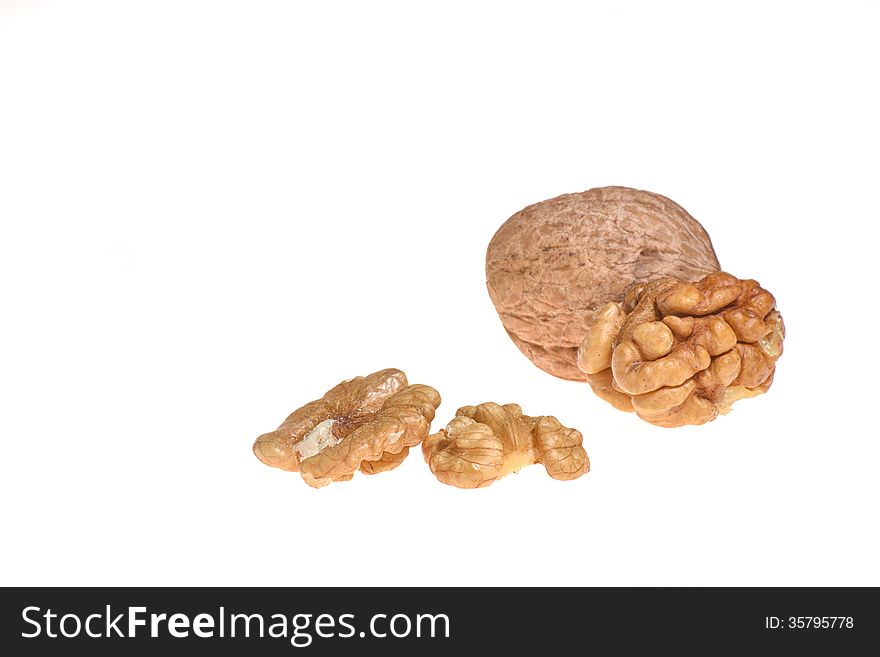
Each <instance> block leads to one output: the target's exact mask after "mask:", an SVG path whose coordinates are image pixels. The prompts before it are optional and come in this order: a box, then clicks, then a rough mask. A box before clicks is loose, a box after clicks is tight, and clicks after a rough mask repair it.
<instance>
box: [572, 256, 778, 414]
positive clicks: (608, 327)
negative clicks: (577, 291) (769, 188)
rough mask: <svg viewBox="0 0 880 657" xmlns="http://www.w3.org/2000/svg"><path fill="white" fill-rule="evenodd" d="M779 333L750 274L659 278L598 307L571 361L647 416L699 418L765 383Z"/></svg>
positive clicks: (605, 394) (768, 301) (608, 395)
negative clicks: (695, 278) (575, 358)
mask: <svg viewBox="0 0 880 657" xmlns="http://www.w3.org/2000/svg"><path fill="white" fill-rule="evenodd" d="M784 338H785V325H784V324H783V322H782V315H781V314H780V313H779V311H778V310H776V300H775V299H774V298H773V295H772V294H770V293H769V292H768V291H767V290H765V289H764V288H762V287H761V286H760V285H759V284H758V282H757V281H754V280H740V279H738V278H736V277H735V276H731V275H730V274H727V273H724V272H716V273H714V274H709V275H708V276H706V277H704V278H702V279H701V280H699V281H697V282H695V283H690V282H686V281H679V280H676V279H674V278H659V279H657V280H654V281H650V282H648V283H643V284H638V285H634V286H632V287H631V288H630V289H629V290H628V291H627V293H626V294H625V295H624V300H623V301H622V302H611V303H609V304H607V305H606V306H605V307H604V308H603V309H602V310H601V311H600V312H599V313H598V315H597V317H596V321H595V323H594V324H593V325H592V326H591V327H590V328H589V330H588V332H587V334H586V336H585V337H584V341H583V343H582V344H581V347H580V349H579V351H578V366H579V367H580V368H581V370H582V371H583V372H584V373H585V374H586V375H587V377H588V381H589V382H590V384H591V386H592V387H593V391H594V392H595V393H596V394H597V395H599V396H600V397H602V398H603V399H605V400H606V401H608V402H610V403H611V404H613V405H614V406H615V407H617V408H619V409H621V410H627V411H635V412H636V414H637V415H638V416H639V417H640V418H642V419H643V420H646V421H647V422H650V423H652V424H656V425H658V426H661V427H679V426H682V425H686V424H704V423H706V422H710V421H711V420H714V419H715V418H716V417H717V416H718V414H719V413H721V414H725V413H727V412H728V411H729V410H730V407H731V405H732V404H733V403H734V402H735V401H737V400H739V399H744V398H746V397H754V396H755V395H759V394H761V393H764V392H766V391H767V390H768V389H769V388H770V385H771V383H772V382H773V374H774V372H775V369H776V361H777V360H778V359H779V357H780V356H781V355H782V343H783V340H784Z"/></svg>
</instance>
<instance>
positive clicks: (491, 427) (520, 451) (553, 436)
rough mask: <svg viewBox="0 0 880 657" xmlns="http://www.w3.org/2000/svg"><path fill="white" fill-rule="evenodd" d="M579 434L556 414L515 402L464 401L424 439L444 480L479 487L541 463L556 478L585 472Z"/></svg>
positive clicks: (431, 463)
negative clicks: (528, 411) (532, 412)
mask: <svg viewBox="0 0 880 657" xmlns="http://www.w3.org/2000/svg"><path fill="white" fill-rule="evenodd" d="M582 442H583V436H581V433H580V432H579V431H578V430H576V429H569V428H567V427H564V426H562V425H561V424H560V423H559V421H558V420H557V419H556V418H555V417H550V416H542V417H528V416H526V415H523V412H522V408H520V406H519V405H518V404H505V405H504V406H500V405H499V404H495V403H492V402H487V403H485V404H479V405H477V406H463V407H462V408H460V409H458V411H456V413H455V417H454V418H453V419H452V421H451V422H450V423H449V424H448V425H447V426H446V428H445V429H441V430H440V431H439V432H438V433H435V434H433V435H431V436H428V437H427V438H426V439H425V441H424V442H423V443H422V453H423V454H424V456H425V461H426V462H427V463H428V466H429V467H430V468H431V472H433V473H434V475H435V476H436V477H437V478H438V479H439V480H440V481H442V482H443V483H444V484H449V485H451V486H457V487H458V488H482V487H484V486H488V485H489V484H491V483H493V482H495V481H497V480H498V479H501V477H504V476H506V475H508V474H510V473H511V472H518V471H519V470H520V469H521V468H523V467H524V466H527V465H532V464H533V463H543V464H544V467H545V468H546V470H547V474H549V475H550V476H551V477H553V478H554V479H576V478H578V477H580V476H581V475H583V474H585V473H587V472H589V470H590V459H589V458H588V457H587V453H586V452H585V451H584V448H583V447H582V446H581V443H582Z"/></svg>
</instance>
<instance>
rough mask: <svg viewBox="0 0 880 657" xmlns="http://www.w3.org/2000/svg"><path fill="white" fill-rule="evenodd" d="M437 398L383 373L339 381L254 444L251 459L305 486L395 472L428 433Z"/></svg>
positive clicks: (427, 389)
mask: <svg viewBox="0 0 880 657" xmlns="http://www.w3.org/2000/svg"><path fill="white" fill-rule="evenodd" d="M439 405H440V395H439V394H438V393H437V391H436V390H434V389H433V388H431V387H429V386H425V385H408V383H407V380H406V375H405V374H404V373H403V372H401V371H400V370H396V369H387V370H381V371H379V372H374V373H373V374H370V375H369V376H358V377H355V378H353V379H349V380H348V381H343V382H342V383H340V384H339V385H337V386H336V387H334V388H332V389H330V390H328V391H327V393H326V394H325V395H324V396H323V397H322V398H321V399H318V400H316V401H313V402H309V403H308V404H306V405H305V406H303V407H302V408H300V409H297V410H296V411H294V412H293V413H291V414H290V416H289V417H288V418H287V419H286V420H285V421H284V422H283V423H282V424H281V426H280V427H278V429H276V430H275V431H273V432H271V433H266V434H263V435H262V436H260V437H259V438H257V441H256V442H255V443H254V454H256V456H257V458H258V459H260V460H261V461H262V462H263V463H265V464H266V465H270V466H273V467H276V468H281V469H282V470H288V471H291V472H296V471H299V472H300V474H301V475H302V478H303V479H304V480H305V482H306V483H307V484H308V485H309V486H314V487H315V488H319V487H321V486H326V485H327V484H329V483H331V482H334V481H347V480H349V479H351V478H352V477H353V476H354V471H355V470H360V471H361V472H363V473H365V474H375V473H377V472H384V471H386V470H391V469H393V468H396V467H397V466H398V465H400V463H401V462H403V459H405V458H406V456H407V454H408V453H409V448H410V447H412V446H413V445H418V444H419V443H420V442H422V440H424V438H425V437H426V436H427V435H428V433H429V432H430V430H431V421H432V420H433V419H434V411H435V409H436V408H437V407H438V406H439Z"/></svg>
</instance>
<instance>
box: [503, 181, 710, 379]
mask: <svg viewBox="0 0 880 657" xmlns="http://www.w3.org/2000/svg"><path fill="white" fill-rule="evenodd" d="M719 269H720V267H719V265H718V259H717V258H716V257H715V251H714V250H713V248H712V242H711V240H710V239H709V235H708V234H707V233H706V231H705V230H704V229H703V227H702V226H701V225H700V224H699V223H698V222H697V221H696V220H695V219H694V218H693V217H691V216H690V215H689V214H688V213H687V212H685V210H684V209H683V208H682V207H681V206H679V205H678V204H676V203H674V202H672V201H671V200H669V199H668V198H665V197H663V196H660V195H659V194H652V193H651V192H643V191H639V190H636V189H630V188H628V187H601V188H596V189H590V190H588V191H586V192H581V193H578V194H565V195H563V196H558V197H556V198H553V199H550V200H547V201H542V202H541V203H536V204H535V205H530V206H529V207H527V208H525V209H523V210H520V211H519V212H517V213H516V214H515V215H513V216H512V217H511V218H510V219H508V220H507V221H506V222H505V223H504V225H503V226H501V228H499V229H498V232H496V233H495V236H494V237H493V238H492V241H491V242H490V243H489V248H488V250H487V251H486V283H487V286H488V288H489V296H490V297H491V298H492V302H493V303H494V304H495V309H496V310H497V311H498V315H499V316H500V317H501V322H502V323H503V324H504V328H505V329H507V333H508V335H510V337H511V339H512V340H513V341H514V343H515V344H516V346H517V347H519V349H520V351H522V352H523V353H524V354H525V355H526V356H527V357H528V358H529V359H530V360H531V361H532V362H533V363H535V365H537V366H538V367H540V368H541V369H542V370H544V371H546V372H549V373H550V374H553V375H555V376H558V377H560V378H563V379H574V380H580V381H582V380H585V379H586V378H587V377H586V375H585V374H584V373H583V372H581V370H580V369H578V367H577V356H576V354H577V349H578V346H579V345H580V343H581V341H582V340H583V338H584V333H585V331H586V328H587V327H588V326H590V325H591V324H592V323H593V320H594V319H595V315H596V313H597V312H598V311H599V309H600V308H601V307H602V306H604V305H605V304H606V303H608V302H609V301H621V300H622V299H623V294H624V291H625V290H626V288H627V287H628V286H629V285H631V284H632V283H641V282H645V281H649V280H651V279H654V278H660V277H666V276H671V277H674V278H677V279H680V280H696V279H698V278H701V277H702V276H705V275H706V274H709V273H711V272H715V271H718V270H719Z"/></svg>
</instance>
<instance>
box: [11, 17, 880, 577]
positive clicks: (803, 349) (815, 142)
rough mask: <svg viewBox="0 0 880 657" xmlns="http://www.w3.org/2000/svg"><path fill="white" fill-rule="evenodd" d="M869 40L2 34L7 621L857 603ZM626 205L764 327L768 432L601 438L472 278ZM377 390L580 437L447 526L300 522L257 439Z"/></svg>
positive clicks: (638, 28)
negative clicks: (769, 325) (811, 596)
mask: <svg viewBox="0 0 880 657" xmlns="http://www.w3.org/2000/svg"><path fill="white" fill-rule="evenodd" d="M878 32H880V3H878V2H871V1H868V0H863V1H857V0H852V1H849V2H833V3H832V2H738V3H730V4H727V5H725V6H724V7H722V5H721V4H720V3H699V2H691V3H684V2H677V3H676V2H663V3H635V2H608V3H603V2H594V3H589V7H588V3H583V2H579V3H559V2H547V1H543V2H533V3H516V2H503V3H488V2H460V3H459V2H444V3H433V4H431V5H428V4H427V3H407V2H399V3H391V2H379V3H375V2H373V3H357V2H323V3H292V2H191V1H190V2H179V1H175V2H170V1H169V2H157V1H156V0H151V1H149V2H109V1H107V2H95V1H81V2H76V3H63V2H24V1H22V2H0V222H2V232H0V280H2V284H0V285H2V287H0V295H2V296H0V303H2V308H0V313H2V321H0V337H2V341H0V349H2V361H0V433H2V443H0V444H2V447H0V449H2V453H0V505H2V508H0V527H2V534H3V538H2V543H0V550H2V559H0V582H2V583H3V584H5V585H12V584H19V585H37V584H108V585H136V584H140V585H153V584H156V585H158V584H181V585H196V584H217V585H220V584H229V585H239V584H241V585H244V584H253V585H276V584H277V585H341V584H358V585H378V584H405V585H428V584H461V585H492V584H495V585H507V584H511V585H513V584H528V585H532V584H550V585H556V584H585V585H592V584H595V585H660V584H667V585H679V584H682V585H684V584H688V585H723V584H727V585H740V584H751V585H813V584H817V585H861V584H872V585H880V568H878V561H877V554H878V552H880V542H878V535H877V502H878V497H880V489H878V474H877V473H878V468H880V465H878V464H880V443H878V440H877V425H876V413H877V409H876V406H877V402H876V399H877V393H876V385H877V375H876V373H877V371H878V370H877V366H878V363H877V357H876V353H877V346H876V342H877V340H876V331H877V322H876V320H877V299H876V292H875V290H876V282H875V281H876V271H877V270H876V261H877V256H876V254H877V242H876V240H877V228H876V226H877V221H878V209H877V208H878V205H877V203H878V201H877V185H878V180H880V178H878V174H880V164H878V153H880V119H878V117H880V92H878V77H877V75H878V73H877V71H878V64H880V40H878V39H877V35H878ZM608 184H620V185H627V186H631V187H638V188H641V189H648V190H652V191H656V192H659V193H662V194H664V195H666V196H669V197H670V198H672V199H674V200H676V201H677V202H679V203H681V204H682V205H683V206H684V207H685V208H686V209H687V210H688V211H689V212H690V213H691V214H693V215H694V216H695V217H696V218H697V219H698V220H700V221H701V222H702V223H703V224H704V226H705V227H706V229H707V230H708V231H709V233H710V234H711V235H712V238H713V240H714V243H715V247H716V250H717V252H718V256H719V259H720V261H721V263H722V265H723V267H724V268H725V269H727V270H729V271H731V272H732V273H734V274H737V275H739V276H742V277H754V278H757V279H758V280H760V281H761V283H762V284H764V285H765V286H766V287H767V288H768V289H770V290H771V291H772V292H773V293H774V294H775V295H776V297H777V300H778V304H779V307H780V309H781V311H782V313H783V315H784V317H785V321H786V325H787V328H788V338H787V340H786V342H785V355H784V356H783V358H782V359H781V361H780V362H779V368H778V373H777V377H776V382H775V384H774V386H773V388H772V390H771V391H770V392H769V393H768V394H767V395H764V396H763V397H760V398H758V399H754V400H746V401H742V402H739V404H738V405H737V406H736V407H735V408H734V410H733V412H732V414H731V415H729V416H727V417H723V418H720V419H719V420H717V421H716V422H714V423H712V424H710V425H707V426H704V427H697V428H683V429H677V430H664V429H659V428H655V427H652V426H650V425H648V424H646V423H644V422H642V421H640V420H638V419H637V418H635V417H634V416H631V415H628V414H624V413H620V412H618V411H615V410H614V409H612V408H611V407H610V406H608V405H606V404H605V403H604V402H602V401H600V400H599V399H598V398H596V397H594V396H593V395H592V393H591V392H590V390H589V388H588V387H587V386H586V385H584V384H577V383H572V382H566V381H562V380H558V379H554V378H553V377H551V376H549V375H546V374H544V373H543V372H541V371H540V370H538V369H537V368H535V367H534V366H533V365H532V364H531V363H530V362H529V361H528V360H527V359H526V358H525V357H523V356H522V355H521V354H520V353H519V351H518V350H517V349H516V347H515V346H514V345H513V344H512V343H511V342H510V340H509V339H508V338H507V336H506V334H505V332H504V330H503V328H502V326H501V323H500V322H499V321H498V318H497V316H496V314H495V311H494V309H493V307H492V304H491V302H490V300H489V297H488V295H487V293H486V289H485V283H484V272H483V258H484V253H485V248H486V245H487V243H488V241H489V239H490V238H491V237H492V235H493V233H494V232H495V230H496V229H497V228H498V226H499V225H500V224H501V223H502V222H503V221H505V220H506V219H507V218H508V217H509V216H510V215H511V214H513V213H514V212H516V211H517V210H519V209H520V208H521V207H523V206H525V205H527V204H529V203H533V202H536V201H539V200H542V199H545V198H549V197H552V196H556V195H558V194H561V193H565V192H573V191H580V190H584V189H587V188H589V187H595V186H602V185H608ZM384 367H399V368H401V369H403V370H405V372H406V373H407V374H408V375H409V378H410V381H411V382H418V383H427V384H430V385H432V386H434V387H436V388H437V389H438V390H439V391H440V392H441V394H442V395H443V399H444V401H443V405H442V406H441V407H440V409H439V411H438V417H437V421H436V423H435V428H439V427H442V426H443V425H444V424H445V423H446V422H447V421H448V420H449V419H450V418H451V417H452V416H453V414H454V412H455V409H456V408H458V407H459V406H461V405H464V404H473V403H478V402H482V401H488V400H492V401H497V402H502V403H503V402H510V401H515V402H519V403H520V404H522V406H523V407H524V409H525V411H526V412H527V413H530V414H535V415H536V414H552V415H555V416H557V417H558V418H559V419H560V420H561V421H562V422H563V423H565V424H568V425H570V426H575V427H577V428H579V429H580V430H581V431H582V432H583V433H584V436H585V447H586V448H587V450H588V452H589V454H590V457H591V460H592V464H593V469H592V472H591V473H590V474H588V475H587V476H585V477H582V478H581V479H579V480H577V481H574V482H557V481H554V480H552V479H550V478H549V477H548V476H547V475H546V474H545V472H544V470H543V468H541V467H540V466H536V467H532V468H528V469H526V470H525V471H523V472H522V473H520V474H519V475H515V476H514V475H512V476H510V477H508V478H506V479H504V480H502V481H500V482H498V483H496V484H495V485H493V486H491V487H489V488H487V489H484V490H477V491H467V490H457V489H454V488H451V487H447V486H444V485H442V484H440V483H438V482H437V481H436V480H435V478H434V477H433V476H432V475H431V474H430V472H429V471H428V469H427V466H426V465H425V463H424V462H423V460H422V459H421V455H420V454H419V453H418V452H417V451H415V452H413V454H412V456H411V457H410V458H409V459H408V460H407V461H406V462H405V463H404V465H403V466H402V467H400V468H399V469H398V470H396V471H394V472H392V473H388V474H383V475H379V476H376V477H365V476H361V475H358V476H356V478H355V480H354V481H352V482H350V483H347V484H334V485H331V486H329V487H327V488H324V489H320V490H313V489H311V488H309V487H308V486H306V485H305V484H304V483H303V481H302V480H301V478H300V476H299V475H298V474H288V473H284V472H281V471H280V470H275V469H270V468H267V467H266V466H264V465H262V464H261V463H259V462H258V461H257V459H255V458H254V456H253V455H252V453H251V444H252V442H253V440H254V438H255V437H256V436H257V435H258V434H260V433H263V432H265V431H270V430H272V429H274V428H275V427H276V426H277V425H278V424H279V423H280V422H281V421H282V420H283V419H284V418H285V417H286V416H287V414H288V413H289V412H290V411H292V410H293V409H294V408H296V407H297V406H300V405H301V404H302V403H304V402H306V401H309V400H311V399H314V398H316V397H319V396H321V395H322V394H323V393H324V391H325V390H326V389H327V388H329V387H330V386H332V385H334V384H335V383H337V382H338V381H340V380H342V379H346V378H349V377H351V376H354V375H357V374H366V373H369V372H372V371H374V370H377V369H380V368H384Z"/></svg>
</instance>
